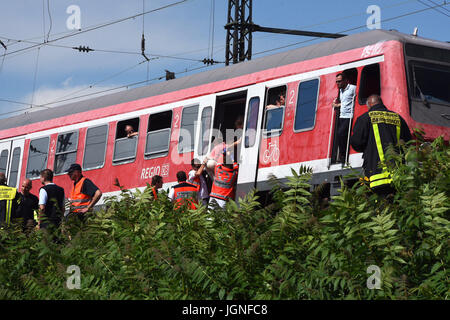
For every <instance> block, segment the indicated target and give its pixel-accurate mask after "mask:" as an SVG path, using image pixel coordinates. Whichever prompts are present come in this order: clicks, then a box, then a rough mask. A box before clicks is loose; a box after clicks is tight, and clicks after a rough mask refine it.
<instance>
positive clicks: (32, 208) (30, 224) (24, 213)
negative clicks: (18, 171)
mask: <svg viewBox="0 0 450 320" xmlns="http://www.w3.org/2000/svg"><path fill="white" fill-rule="evenodd" d="M32 188H33V183H32V181H31V180H30V179H25V181H24V182H23V183H22V189H21V191H22V192H21V193H19V196H20V202H19V207H18V208H17V211H18V212H19V216H21V217H22V218H23V228H24V230H31V229H33V228H34V227H35V226H36V225H37V221H36V220H37V212H38V211H39V198H38V197H36V196H35V195H34V194H32V193H30V190H31V189H32Z"/></svg>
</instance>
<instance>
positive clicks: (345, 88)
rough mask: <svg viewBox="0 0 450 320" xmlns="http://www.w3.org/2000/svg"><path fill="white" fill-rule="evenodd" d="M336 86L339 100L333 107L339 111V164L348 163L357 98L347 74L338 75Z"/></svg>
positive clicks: (337, 99) (354, 87) (335, 101)
mask: <svg viewBox="0 0 450 320" xmlns="http://www.w3.org/2000/svg"><path fill="white" fill-rule="evenodd" d="M336 85H337V87H338V88H339V98H336V99H334V102H333V107H334V108H335V109H339V112H340V114H339V121H338V125H337V135H338V145H339V155H338V162H342V163H345V161H347V159H346V155H347V150H348V149H347V147H348V145H347V143H348V138H349V134H350V125H351V121H352V119H353V108H354V103H355V97H356V86H355V85H353V84H350V83H349V80H348V78H347V76H346V75H345V73H338V74H337V75H336Z"/></svg>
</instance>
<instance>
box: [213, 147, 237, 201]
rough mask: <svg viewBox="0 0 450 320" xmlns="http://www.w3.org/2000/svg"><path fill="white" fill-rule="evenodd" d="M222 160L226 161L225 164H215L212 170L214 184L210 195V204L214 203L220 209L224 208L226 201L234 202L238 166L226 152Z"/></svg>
mask: <svg viewBox="0 0 450 320" xmlns="http://www.w3.org/2000/svg"><path fill="white" fill-rule="evenodd" d="M224 159H226V161H225V163H217V164H216V167H215V169H214V182H213V185H212V189H211V194H210V197H211V201H210V203H211V204H213V203H216V204H217V205H218V206H219V207H221V208H224V207H225V205H226V204H227V202H228V200H230V199H233V200H234V197H235V193H236V182H237V177H238V172H239V165H238V164H237V163H236V161H232V160H231V158H230V156H228V155H226V151H225V152H224ZM213 206H214V205H212V206H211V207H213Z"/></svg>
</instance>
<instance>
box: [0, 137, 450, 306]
mask: <svg viewBox="0 0 450 320" xmlns="http://www.w3.org/2000/svg"><path fill="white" fill-rule="evenodd" d="M418 145H419V144H418V143H414V144H411V145H410V146H408V147H404V148H402V150H404V154H405V156H406V157H405V158H406V161H402V155H401V154H400V155H398V154H395V153H393V152H388V155H387V157H388V159H390V160H391V161H390V162H389V167H390V169H391V171H392V172H393V179H394V181H393V183H394V185H395V187H396V189H397V193H396V194H395V196H394V197H393V198H391V199H389V198H388V199H386V198H383V197H380V196H378V195H377V194H374V193H372V192H371V190H370V189H369V188H368V185H367V184H366V183H365V182H364V180H359V182H358V183H355V184H354V185H353V186H351V187H347V186H345V185H344V184H342V189H341V193H340V195H338V196H335V197H334V198H333V199H332V201H331V202H330V203H329V205H328V206H327V207H326V208H323V205H322V206H321V205H317V204H318V203H319V202H318V199H316V194H317V193H316V192H312V191H311V190H310V189H311V187H310V184H309V181H310V178H311V171H310V170H308V169H306V168H300V169H299V170H297V171H295V170H292V173H293V176H292V177H291V178H289V180H288V182H287V183H286V184H285V185H283V186H281V185H277V186H275V187H274V188H273V190H272V196H273V199H274V201H273V203H272V204H271V205H269V206H267V207H262V206H261V205H260V203H259V202H258V196H257V195H256V194H255V193H254V192H252V193H250V194H248V195H247V196H246V198H245V199H239V200H238V202H237V203H235V202H230V203H229V204H228V206H227V208H226V210H221V209H219V208H217V209H215V210H209V211H208V210H207V209H206V208H205V207H200V208H199V209H197V210H189V209H188V208H182V209H180V210H177V211H174V210H173V205H172V204H171V202H170V201H169V200H168V199H167V198H165V197H164V196H161V197H160V198H161V199H159V200H158V201H156V202H154V201H153V200H152V197H151V190H150V188H146V189H145V190H144V191H139V190H137V191H136V192H134V193H132V192H130V191H127V190H122V195H121V199H120V200H119V199H117V198H111V199H109V200H108V201H107V208H106V209H104V210H102V211H100V212H98V213H97V215H96V216H95V217H91V218H90V219H88V222H87V223H86V224H85V225H80V224H78V223H77V222H76V221H69V222H68V223H67V224H66V225H65V226H64V228H63V230H62V231H57V233H56V234H54V235H52V234H48V233H45V232H42V231H36V232H34V231H33V232H31V233H29V234H24V233H22V232H21V230H18V229H17V228H10V229H8V230H0V283H1V284H2V285H1V286H0V298H2V299H447V298H448V296H449V250H448V249H449V232H450V224H449V207H450V203H449V191H450V190H449V189H450V175H449V170H450V149H449V147H448V145H447V144H446V143H445V142H444V141H443V139H442V138H438V139H436V140H435V141H434V142H433V143H431V144H430V145H424V146H422V147H419V146H418ZM70 265H77V266H79V267H80V270H81V289H74V290H69V289H68V288H66V280H67V278H68V277H69V276H70V274H67V273H66V270H67V267H68V266H70ZM370 265H375V266H378V267H379V268H380V270H381V288H380V289H379V290H377V289H373V290H371V289H368V288H367V279H368V277H369V276H370V275H371V274H370V273H367V268H368V267H369V266H370Z"/></svg>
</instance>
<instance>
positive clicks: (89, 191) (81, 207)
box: [67, 163, 102, 221]
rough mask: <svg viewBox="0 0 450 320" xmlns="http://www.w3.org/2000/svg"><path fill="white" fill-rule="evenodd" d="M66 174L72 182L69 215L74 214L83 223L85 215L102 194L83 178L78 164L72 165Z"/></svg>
mask: <svg viewBox="0 0 450 320" xmlns="http://www.w3.org/2000/svg"><path fill="white" fill-rule="evenodd" d="M67 174H68V175H69V177H70V179H71V180H72V181H73V182H74V183H73V188H72V191H71V192H70V196H69V202H70V211H69V213H70V214H75V215H76V216H77V217H78V218H79V219H80V220H82V221H83V220H84V216H85V213H86V212H88V211H90V210H91V209H92V208H93V207H94V206H95V204H96V203H97V202H98V200H100V198H101V196H102V192H101V191H100V189H99V188H98V187H97V186H96V185H95V184H94V183H93V182H92V181H91V180H90V179H88V178H86V177H84V176H83V174H82V171H81V166H80V165H79V164H78V163H74V164H72V165H71V166H70V168H69V170H68V171H67Z"/></svg>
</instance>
